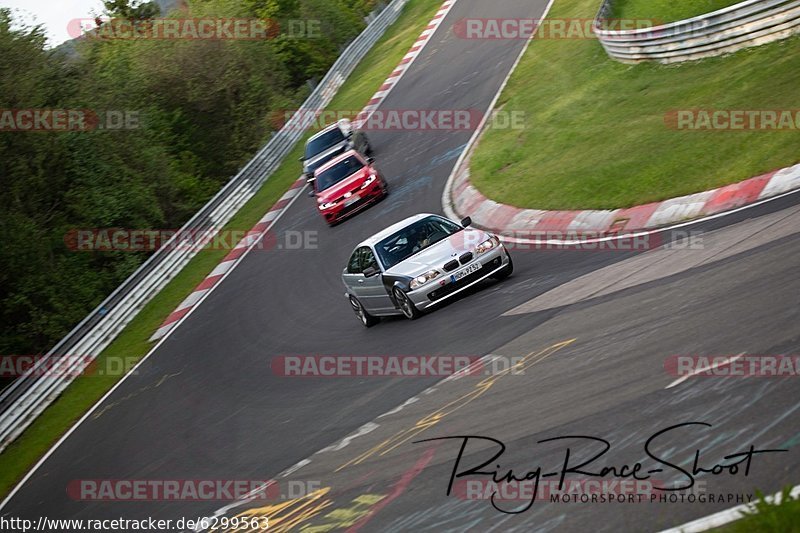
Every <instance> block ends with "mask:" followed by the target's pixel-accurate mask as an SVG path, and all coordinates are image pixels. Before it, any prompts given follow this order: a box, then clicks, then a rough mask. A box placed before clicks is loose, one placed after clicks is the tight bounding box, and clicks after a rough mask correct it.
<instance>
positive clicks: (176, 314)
mask: <svg viewBox="0 0 800 533" xmlns="http://www.w3.org/2000/svg"><path fill="white" fill-rule="evenodd" d="M305 183H306V182H305V180H302V179H299V180H297V181H295V182H294V183H293V184H292V186H291V188H290V189H289V190H288V191H286V192H285V193H284V195H283V196H281V198H280V200H278V201H277V202H275V205H273V206H272V207H271V208H270V210H269V211H267V214H266V215H264V216H263V217H261V220H259V221H258V223H257V224H256V225H255V226H253V229H251V230H250V231H248V232H247V234H246V235H245V236H244V237H243V238H242V240H240V241H239V242H238V243H236V246H234V247H233V249H232V250H231V251H230V252H228V255H226V256H225V258H224V259H223V260H222V261H221V262H220V264H218V265H217V266H216V267H215V268H214V270H212V271H211V273H210V274H209V275H208V276H206V277H205V279H204V280H203V281H202V282H201V283H200V285H198V286H197V287H195V288H194V290H193V291H192V293H191V294H189V296H187V297H186V299H185V300H183V301H182V302H181V303H180V304H179V305H178V307H177V308H175V310H174V311H173V312H172V313H170V314H169V316H168V317H167V318H166V320H164V322H163V323H162V324H161V326H159V328H158V329H157V330H156V331H155V333H153V335H152V336H151V337H150V340H151V341H154V340H157V339H160V338H161V337H163V336H164V335H166V334H167V332H168V331H169V330H171V329H172V327H173V326H175V325H176V324H177V323H178V321H180V319H182V318H183V317H184V316H186V315H187V314H188V313H189V311H191V310H192V309H193V308H194V307H195V306H196V305H197V304H198V303H199V302H200V301H201V300H202V299H203V297H204V296H205V295H206V294H207V293H209V292H210V291H211V289H212V288H213V287H214V286H215V285H217V283H219V282H220V281H221V280H222V278H223V277H225V274H227V273H228V272H230V271H231V270H233V267H234V266H235V265H236V263H238V262H239V260H240V259H241V258H242V256H244V254H245V253H246V252H247V250H249V249H250V248H252V247H254V246H255V245H256V244H257V243H258V241H260V240H261V238H262V237H263V236H264V235H265V234H266V233H267V232H268V231H269V229H270V228H271V227H272V226H273V225H274V224H275V221H277V220H278V217H279V216H280V214H281V213H282V212H283V210H284V209H286V207H287V206H288V205H289V204H290V203H291V202H292V200H293V199H294V198H296V197H297V195H298V194H300V192H301V191H302V190H303V185H305Z"/></svg>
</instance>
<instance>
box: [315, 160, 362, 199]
mask: <svg viewBox="0 0 800 533" xmlns="http://www.w3.org/2000/svg"><path fill="white" fill-rule="evenodd" d="M362 168H364V163H363V162H362V161H361V160H360V159H359V158H358V157H356V156H355V155H351V156H350V157H348V158H345V159H342V160H341V161H339V162H338V163H336V164H335V165H333V166H332V167H331V168H329V169H328V170H325V171H324V172H320V173H319V174H318V175H317V180H316V181H315V182H314V188H315V189H316V190H317V191H324V190H325V189H327V188H328V187H330V186H331V185H334V184H335V183H338V182H340V181H342V180H343V179H345V178H346V177H347V176H352V175H353V174H354V173H356V172H358V171H359V170H361V169H362Z"/></svg>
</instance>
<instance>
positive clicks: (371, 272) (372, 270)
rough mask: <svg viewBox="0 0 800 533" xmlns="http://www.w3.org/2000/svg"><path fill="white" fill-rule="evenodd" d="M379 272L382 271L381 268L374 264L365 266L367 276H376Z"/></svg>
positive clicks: (365, 275)
mask: <svg viewBox="0 0 800 533" xmlns="http://www.w3.org/2000/svg"><path fill="white" fill-rule="evenodd" d="M379 273H380V270H378V269H377V268H375V267H374V266H370V267H367V268H365V269H364V272H363V274H364V277H365V278H371V277H372V276H375V275H377V274H379Z"/></svg>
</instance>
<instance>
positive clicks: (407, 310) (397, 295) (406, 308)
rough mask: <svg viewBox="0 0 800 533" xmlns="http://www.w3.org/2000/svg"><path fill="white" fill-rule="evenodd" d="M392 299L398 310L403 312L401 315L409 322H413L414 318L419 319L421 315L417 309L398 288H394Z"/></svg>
mask: <svg viewBox="0 0 800 533" xmlns="http://www.w3.org/2000/svg"><path fill="white" fill-rule="evenodd" d="M394 299H395V301H396V302H397V306H398V307H399V308H400V311H402V312H403V315H405V317H406V318H407V319H409V320H414V319H415V318H419V316H420V315H421V314H422V313H420V312H419V309H417V306H415V305H414V302H412V301H411V299H410V298H409V297H408V295H407V294H406V293H404V292H403V290H402V289H401V288H400V287H395V288H394Z"/></svg>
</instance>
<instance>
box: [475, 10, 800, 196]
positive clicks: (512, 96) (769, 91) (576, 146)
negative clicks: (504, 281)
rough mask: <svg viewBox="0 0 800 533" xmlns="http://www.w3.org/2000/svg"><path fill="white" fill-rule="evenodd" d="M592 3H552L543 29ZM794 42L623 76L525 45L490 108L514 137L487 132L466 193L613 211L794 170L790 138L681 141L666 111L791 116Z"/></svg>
mask: <svg viewBox="0 0 800 533" xmlns="http://www.w3.org/2000/svg"><path fill="white" fill-rule="evenodd" d="M598 2H599V0H556V2H555V3H554V5H553V7H552V10H551V13H550V14H549V15H548V16H549V17H552V18H567V17H578V18H586V17H592V16H594V14H595V12H596V11H597V7H598ZM798 46H800V37H794V38H791V39H786V40H783V41H779V42H775V43H772V44H768V45H764V46H759V47H755V48H750V49H747V50H742V51H740V52H738V53H736V54H732V55H729V56H725V57H718V58H712V59H705V60H702V61H693V62H689V63H683V64H676V65H669V66H668V65H661V64H652V63H643V64H638V65H633V66H632V65H623V64H621V63H618V62H616V61H612V60H610V59H609V58H608V57H607V56H606V54H605V52H604V51H603V49H602V47H601V46H600V44H599V42H597V41H596V40H547V39H544V40H538V41H537V40H534V41H533V42H532V43H531V45H530V47H529V48H528V51H527V52H526V54H525V56H524V57H523V59H522V61H521V62H520V64H519V66H518V68H517V70H516V71H515V73H514V74H513V76H512V77H511V79H510V80H509V83H508V86H507V87H506V89H505V90H504V92H503V94H502V95H501V97H500V99H499V101H498V107H501V108H503V109H504V110H506V111H510V112H513V111H522V112H524V123H525V128H524V129H505V130H501V129H490V130H488V131H487V132H486V134H485V135H484V136H483V137H482V139H481V141H480V144H479V145H478V147H477V150H476V153H475V154H474V156H473V158H472V167H471V173H472V183H473V184H474V185H475V186H476V187H477V188H478V189H479V190H480V191H481V192H482V193H483V194H485V195H486V196H488V197H490V198H492V199H493V200H496V201H499V202H504V203H507V204H512V205H515V206H519V207H529V208H538V209H613V208H619V207H629V206H632V205H637V204H642V203H647V202H654V201H659V200H664V199H667V198H671V197H675V196H680V195H684V194H690V193H695V192H699V191H703V190H707V189H711V188H714V187H719V186H721V185H725V184H729V183H733V182H736V181H740V180H744V179H747V178H750V177H753V176H757V175H759V174H762V173H765V172H768V171H770V170H774V169H777V168H781V167H785V166H788V165H791V164H794V163H797V162H798V160H800V129H798V130H793V131H787V130H781V131H772V132H770V131H685V130H676V129H670V128H668V127H667V126H666V125H665V114H666V113H667V112H669V111H671V110H676V109H693V108H702V109H709V108H712V109H734V110H753V109H755V110H764V109H772V110H775V109H797V108H798V107H800V106H798V97H799V96H800V86H798V84H797V73H798V72H800V54H798V53H796V50H797V47H798Z"/></svg>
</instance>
